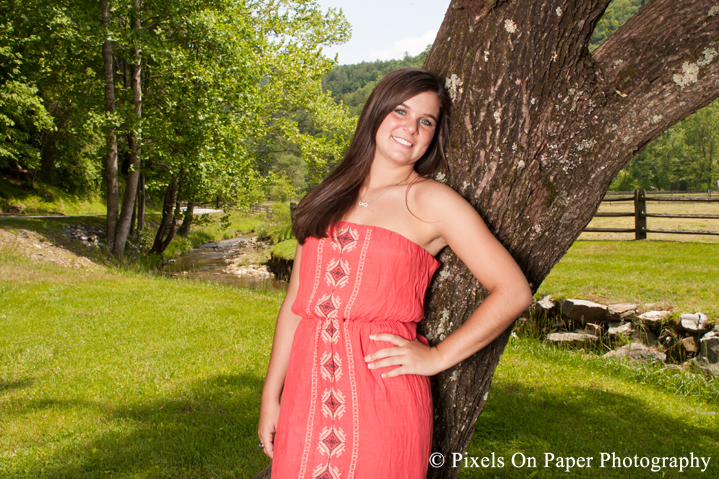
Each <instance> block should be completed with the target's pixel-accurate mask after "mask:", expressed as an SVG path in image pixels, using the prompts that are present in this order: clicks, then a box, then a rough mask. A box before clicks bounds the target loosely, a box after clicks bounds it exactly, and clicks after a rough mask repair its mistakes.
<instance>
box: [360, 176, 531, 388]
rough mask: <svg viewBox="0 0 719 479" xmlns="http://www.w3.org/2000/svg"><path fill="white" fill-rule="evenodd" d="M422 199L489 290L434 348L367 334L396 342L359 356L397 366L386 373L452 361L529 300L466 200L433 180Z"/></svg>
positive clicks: (427, 370) (508, 259) (484, 341)
mask: <svg viewBox="0 0 719 479" xmlns="http://www.w3.org/2000/svg"><path fill="white" fill-rule="evenodd" d="M422 203H423V204H422V205H421V206H422V208H421V209H422V210H423V212H424V214H427V215H428V216H429V217H430V218H442V219H441V220H440V221H438V222H437V223H436V228H437V233H438V235H439V236H441V238H442V239H443V241H444V242H445V243H446V244H447V245H449V247H450V248H452V251H454V252H455V253H456V254H457V256H458V257H459V259H461V260H462V262H464V264H465V265H467V267H468V268H469V270H470V271H471V272H472V274H473V275H474V276H475V278H477V280H479V282H480V283H482V285H483V286H484V287H485V288H486V289H487V290H488V291H489V292H490V294H489V296H488V297H487V298H486V299H485V300H484V301H483V302H482V304H481V305H480V306H479V307H478V308H477V309H476V310H475V311H474V313H472V315H471V316H470V317H469V319H467V321H466V322H465V323H464V324H462V326H460V327H459V328H457V330H456V331H454V332H453V333H452V334H450V335H449V336H447V338H445V339H444V340H443V341H442V342H440V343H439V344H438V345H436V346H434V347H431V348H430V347H427V346H425V345H424V344H422V343H420V342H419V341H408V340H406V339H404V338H402V337H401V336H397V335H393V334H377V335H375V337H374V338H372V339H375V340H378V341H389V342H391V343H393V344H394V345H395V346H396V347H394V348H386V349H382V350H380V351H377V352H375V353H374V354H372V355H370V356H368V357H367V358H365V359H366V360H367V361H368V362H369V363H370V364H369V367H370V368H372V369H375V368H382V367H387V366H395V365H398V364H399V365H401V367H399V368H395V369H393V370H392V371H389V372H387V373H386V377H393V376H398V375H401V374H421V375H425V376H432V375H434V374H437V373H439V372H440V371H444V370H445V369H448V368H450V367H452V366H454V365H455V364H457V363H459V362H460V361H462V360H463V359H466V358H468V357H469V356H471V355H472V354H474V353H476V352H477V351H479V350H480V349H482V348H483V347H485V346H486V345H488V344H489V343H491V342H492V341H493V340H494V339H495V338H496V337H497V336H499V335H500V334H501V333H502V331H504V330H505V329H507V327H508V326H509V325H510V324H511V323H512V321H514V319H515V318H516V317H517V316H518V315H519V314H520V313H521V312H522V311H524V310H525V309H526V307H527V306H528V305H529V304H530V303H531V301H532V293H531V290H530V288H529V285H528V284H527V280H526V278H525V277H524V274H523V273H522V271H521V270H520V269H519V266H517V263H516V262H515V261H514V259H513V258H512V256H511V255H510V254H509V253H508V252H507V250H506V249H504V247H503V246H502V245H501V243H499V241H497V239H496V238H495V237H494V236H493V235H492V232H491V231H489V228H487V226H486V225H485V223H484V221H482V218H481V217H480V216H479V214H478V213H477V212H476V211H475V210H474V208H472V206H471V205H470V204H469V203H467V202H466V201H465V200H464V199H463V198H462V197H461V196H459V195H458V194H457V193H455V192H454V191H453V190H451V189H450V188H448V187H446V186H444V185H437V184H435V186H434V187H433V188H432V189H431V191H430V192H428V194H425V195H424V196H423V200H422ZM378 359H380V360H378ZM373 361H374V362H373Z"/></svg>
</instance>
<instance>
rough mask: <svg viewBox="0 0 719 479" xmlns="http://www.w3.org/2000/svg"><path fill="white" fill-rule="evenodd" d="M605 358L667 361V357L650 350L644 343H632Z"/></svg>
mask: <svg viewBox="0 0 719 479" xmlns="http://www.w3.org/2000/svg"><path fill="white" fill-rule="evenodd" d="M603 357H605V358H630V359H633V360H635V361H661V362H664V361H666V359H667V355H666V354H664V353H661V352H659V351H655V350H653V349H649V348H647V347H646V346H644V345H643V344H642V343H631V344H627V345H624V346H622V347H621V348H617V349H615V350H614V351H609V352H608V353H607V354H605V355H604V356H603Z"/></svg>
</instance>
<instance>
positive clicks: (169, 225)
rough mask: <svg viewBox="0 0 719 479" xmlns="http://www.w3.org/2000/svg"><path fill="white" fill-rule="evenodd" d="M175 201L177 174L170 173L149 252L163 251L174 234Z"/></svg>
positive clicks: (158, 252) (175, 221)
mask: <svg viewBox="0 0 719 479" xmlns="http://www.w3.org/2000/svg"><path fill="white" fill-rule="evenodd" d="M176 203H177V174H173V175H172V180H171V181H170V184H169V185H167V191H165V199H164V201H163V202H162V221H160V226H159V227H158V228H157V233H156V234H155V241H154V242H153V243H152V248H151V249H150V254H161V253H162V252H163V251H165V248H167V247H168V246H169V244H170V242H171V241H172V238H173V237H174V236H175V224H176V223H177V219H176V217H175V215H174V208H175V207H176V208H179V205H178V206H175V205H176Z"/></svg>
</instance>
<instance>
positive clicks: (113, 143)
mask: <svg viewBox="0 0 719 479" xmlns="http://www.w3.org/2000/svg"><path fill="white" fill-rule="evenodd" d="M100 6H101V8H102V25H103V27H104V28H105V41H104V42H103V44H102V60H103V65H104V72H103V81H104V82H105V113H106V114H107V115H108V116H110V115H112V114H113V113H114V112H115V74H114V68H113V67H114V65H113V55H112V42H111V41H110V34H109V31H108V30H109V26H110V4H109V2H108V0H100ZM105 148H106V154H105V186H106V188H107V220H106V229H107V231H106V234H107V246H108V248H109V249H110V250H112V249H113V247H114V244H115V230H116V229H117V214H118V200H119V197H120V193H119V190H118V186H117V136H116V135H115V129H114V128H109V129H108V131H107V136H106V147H105Z"/></svg>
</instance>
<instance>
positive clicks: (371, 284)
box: [258, 68, 531, 479]
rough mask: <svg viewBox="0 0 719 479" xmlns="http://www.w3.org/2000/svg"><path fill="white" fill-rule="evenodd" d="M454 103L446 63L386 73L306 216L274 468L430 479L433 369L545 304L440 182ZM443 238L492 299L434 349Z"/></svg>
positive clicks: (278, 380)
mask: <svg viewBox="0 0 719 479" xmlns="http://www.w3.org/2000/svg"><path fill="white" fill-rule="evenodd" d="M449 106H450V102H449V99H448V97H447V94H446V92H445V91H444V88H443V85H442V82H441V80H440V78H438V77H437V76H436V75H434V74H433V73H430V72H427V71H424V70H419V69H409V68H405V69H401V70H397V71H394V72H392V73H389V74H388V75H386V76H385V77H384V78H383V79H382V80H381V81H380V82H379V83H378V84H377V86H376V88H375V89H374V91H373V92H372V94H371V95H370V98H369V99H368V101H367V103H366V104H365V107H364V109H363V110H362V114H361V115H360V118H359V123H358V125H357V130H356V132H355V135H354V137H353V139H352V142H351V144H350V146H349V148H348V151H347V154H346V155H345V157H344V159H343V160H342V161H341V162H340V163H339V164H338V165H337V167H336V168H335V170H334V171H333V172H332V173H330V175H329V176H328V177H327V178H326V179H325V180H324V181H323V182H322V184H320V185H319V186H317V187H316V188H314V189H313V190H312V191H310V192H309V193H308V194H307V195H306V196H305V197H304V198H303V199H302V201H301V202H300V204H299V206H298V208H297V210H296V213H295V219H294V224H293V228H294V233H295V236H296V237H297V243H298V245H297V251H296V253H295V262H294V267H293V270H292V276H291V279H290V284H289V288H288V291H287V296H286V297H285V300H284V302H283V303H282V307H281V308H280V313H279V316H278V318H277V326H276V328H275V336H274V342H273V345H272V353H271V356H270V363H269V367H268V370H267V377H266V379H265V385H264V388H263V391H262V406H261V410H260V421H259V427H258V434H259V437H260V441H261V443H260V447H262V448H263V449H264V452H265V453H266V454H267V455H268V456H270V457H272V458H273V465H272V477H273V478H276V479H285V478H323V479H324V478H335V479H337V478H341V479H353V478H354V479H370V478H372V479H374V478H376V477H382V478H385V479H394V478H408V479H409V478H411V479H419V478H424V477H425V476H426V471H427V466H428V457H429V454H430V448H431V443H432V399H431V393H430V385H429V378H428V376H432V375H434V374H437V373H438V372H440V371H443V370H445V369H447V368H450V367H452V366H454V365H455V364H457V363H458V362H460V361H462V360H463V359H465V358H467V357H468V356H470V355H472V354H474V353H475V352H477V351H478V350H480V349H482V348H483V347H484V346H486V345H487V344H489V343H490V342H491V341H492V340H493V339H494V338H496V337H497V336H498V335H499V334H500V333H501V332H502V331H503V330H505V329H506V328H507V327H508V326H509V324H510V323H511V322H512V321H513V320H514V318H515V317H516V316H517V315H518V314H519V313H520V312H521V311H523V310H524V309H525V308H526V307H527V305H528V304H529V303H530V301H531V292H530V290H529V287H528V285H527V281H526V279H525V278H524V275H523V274H522V272H521V271H520V269H519V267H518V266H517V264H516V263H515V262H514V260H513V259H512V257H511V256H510V255H509V254H508V253H507V251H506V250H505V249H504V248H503V247H502V245H501V244H500V243H499V242H498V241H497V240H496V239H495V238H494V237H493V236H492V234H491V232H490V231H489V230H488V228H487V227H486V226H485V224H484V222H483V221H482V219H481V218H480V216H479V215H478V214H477V212H476V211H475V210H474V209H473V208H472V207H471V206H470V205H469V204H468V203H467V202H466V201H465V200H464V199H463V198H462V197H461V196H459V195H458V194H457V193H456V192H454V191H453V190H452V189H451V188H449V187H447V186H445V185H443V184H442V183H438V182H436V181H434V180H433V179H431V178H433V177H434V176H435V174H436V173H437V172H439V171H442V170H444V168H445V165H446V160H445V157H444V148H445V143H446V141H447V140H448V132H449V127H448V120H449V118H448V111H449ZM445 246H449V247H450V248H452V250H453V251H454V252H455V253H456V254H457V255H458V256H459V258H460V259H461V260H462V261H463V262H464V263H465V264H466V265H467V267H468V268H469V269H470V270H471V272H472V274H474V276H475V277H476V278H477V279H478V280H479V281H480V282H481V283H482V285H484V287H485V288H487V290H489V291H490V293H491V294H490V295H489V297H488V298H487V299H486V300H485V301H484V302H483V303H482V305H481V306H480V307H479V308H478V309H477V310H476V311H475V312H474V314H472V316H471V317H470V318H469V319H468V320H467V322H466V323H465V324H463V325H462V326H461V327H460V328H458V329H457V330H456V331H455V332H454V333H452V334H451V335H449V336H448V337H447V338H445V339H444V340H443V341H442V342H440V343H439V344H436V345H434V346H431V347H430V346H429V344H428V342H427V340H426V339H425V338H423V337H422V336H418V335H417V334H416V323H417V322H418V321H419V320H420V319H422V316H423V300H424V295H425V290H426V288H427V286H428V285H429V283H430V281H431V278H432V275H433V274H434V272H435V271H436V270H437V268H438V266H439V262H438V261H437V260H436V259H435V258H434V256H436V255H437V254H438V253H439V252H440V251H441V250H442V248H444V247H445Z"/></svg>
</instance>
